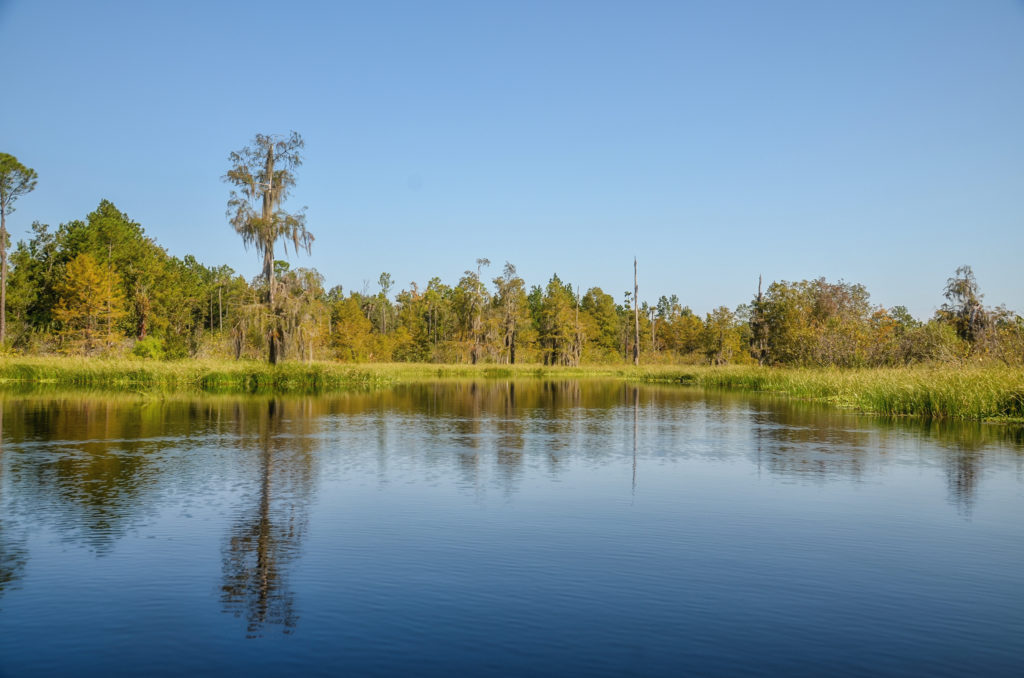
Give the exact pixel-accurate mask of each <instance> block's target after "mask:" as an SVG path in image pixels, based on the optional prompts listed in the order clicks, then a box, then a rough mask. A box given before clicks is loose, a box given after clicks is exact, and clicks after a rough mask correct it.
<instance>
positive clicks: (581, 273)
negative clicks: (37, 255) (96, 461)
mask: <svg viewBox="0 0 1024 678" xmlns="http://www.w3.org/2000/svg"><path fill="white" fill-rule="evenodd" d="M0 44H2V45H3V46H4V52H5V54H6V55H8V56H7V57H5V64H6V65H5V68H4V73H5V75H4V78H3V80H2V82H0V91H2V93H0V151H4V152H8V153H12V154H14V155H16V156H18V158H19V159H20V160H21V161H22V162H23V163H25V164H26V165H29V166H30V167H33V168H35V169H36V170H37V171H38V172H39V176H40V179H39V184H38V188H37V189H36V191H35V192H34V193H32V194H30V195H28V196H26V197H24V198H22V199H21V201H20V202H19V203H18V205H17V207H18V210H17V212H16V213H15V214H14V215H12V217H11V218H10V220H9V222H8V223H9V228H10V229H11V231H12V234H13V239H14V240H18V239H19V238H21V237H23V236H24V234H25V233H27V232H28V228H29V225H30V224H31V222H32V221H33V220H39V221H42V222H44V223H49V224H51V225H52V226H56V225H57V224H59V223H61V222H65V221H69V220H72V219H76V218H83V217H84V216H85V214H87V213H88V212H90V211H92V210H93V209H94V208H95V206H96V205H97V204H98V202H99V201H100V199H101V198H107V199H110V200H112V201H113V202H114V203H115V204H116V205H117V206H118V207H119V208H120V209H121V210H122V211H124V212H126V213H128V214H129V216H131V217H132V218H133V219H135V220H136V221H139V222H140V223H141V224H142V225H143V226H144V228H145V229H146V231H147V233H148V234H150V235H152V236H154V237H155V238H156V239H157V240H158V242H160V243H161V244H162V245H164V246H165V247H166V248H167V249H168V250H169V251H170V252H171V253H172V254H176V255H179V256H181V255H184V254H186V253H194V254H196V256H197V257H198V258H199V259H200V260H201V261H203V262H204V263H207V264H221V263H226V264H228V265H230V266H232V267H233V268H234V269H235V270H236V271H238V272H239V273H242V274H244V275H246V276H247V277H251V276H253V275H255V274H256V273H257V272H258V271H259V260H258V257H257V255H256V254H255V253H254V252H252V251H249V252H246V251H245V250H244V249H243V248H242V245H241V241H240V240H239V238H238V236H237V235H236V234H235V233H234V232H233V231H232V230H231V228H230V226H229V225H228V223H227V220H226V218H225V214H224V213H225V207H226V201H227V197H228V191H229V189H228V187H227V186H226V185H225V184H224V183H223V182H222V181H221V179H220V178H221V176H222V175H223V174H224V172H225V170H226V169H227V167H228V162H227V155H228V153H229V152H230V151H232V150H235V149H238V148H241V147H242V146H244V145H245V144H246V143H248V141H249V140H250V139H251V138H252V136H253V135H254V134H255V133H257V132H262V133H287V132H288V131H289V130H297V131H298V132H300V133H301V134H302V135H303V137H304V138H305V140H306V153H305V159H306V162H305V164H304V166H303V167H302V168H301V170H300V172H299V178H298V187H297V189H296V190H295V191H294V193H293V197H292V199H291V200H290V201H289V205H290V206H292V207H296V208H297V207H301V206H303V205H307V206H308V208H309V210H308V225H309V228H310V230H311V231H312V232H313V234H314V235H315V236H316V242H315V243H314V250H313V255H312V256H310V257H306V256H302V257H299V258H294V257H293V258H292V260H291V261H292V264H293V266H295V265H305V266H309V265H312V266H315V267H316V268H317V269H319V270H320V271H321V272H322V273H323V274H324V275H325V276H326V278H327V282H328V285H334V284H341V285H343V286H344V288H345V289H346V290H353V289H354V290H360V289H362V288H363V286H364V284H368V285H369V288H370V289H371V290H372V291H376V289H377V285H376V280H377V278H378V276H379V274H380V273H381V272H382V271H388V272H390V273H391V274H392V277H393V278H394V280H395V281H396V283H397V284H398V286H399V287H405V286H407V285H408V283H409V282H410V281H416V282H417V283H419V284H420V285H423V284H425V282H426V281H427V280H428V279H429V278H430V277H431V276H434V275H439V276H440V277H441V278H442V279H443V280H445V281H446V282H448V283H451V284H454V283H455V282H457V280H458V278H459V276H460V275H461V274H462V272H463V271H464V270H465V269H467V268H472V267H474V266H475V264H474V262H475V260H476V259H477V258H478V257H487V258H489V259H490V260H491V261H492V262H493V263H492V266H491V268H490V272H491V273H493V275H497V274H498V273H499V272H500V269H501V267H502V265H503V264H504V262H505V261H506V260H508V261H511V262H512V263H514V264H515V265H516V266H517V267H518V269H519V272H520V273H521V274H522V275H523V277H525V278H526V280H527V282H528V283H530V284H543V283H545V282H546V281H547V280H548V279H549V278H550V277H551V274H552V273H555V272H557V273H558V275H559V276H560V277H561V278H562V279H563V280H567V281H570V282H572V283H574V284H579V285H580V286H581V287H582V288H583V289H586V288H587V287H590V286H595V285H596V286H600V287H602V288H603V289H604V290H605V291H607V292H609V293H611V294H613V295H614V296H615V297H616V299H619V300H621V298H622V293H623V292H624V291H625V290H627V289H630V288H631V287H632V257H633V256H634V255H636V256H637V257H638V258H639V261H640V289H641V298H642V299H648V300H650V301H655V300H656V299H657V297H658V296H660V295H662V294H671V293H676V294H678V295H679V297H680V299H681V301H682V302H683V303H684V304H688V305H690V306H691V307H692V308H693V309H694V310H695V311H697V312H699V313H704V312H706V311H709V310H711V309H712V308H713V307H714V306H717V305H721V304H725V305H728V306H735V305H736V304H739V303H742V302H745V301H748V300H749V299H750V297H751V296H752V294H753V293H754V291H755V289H756V285H757V276H758V274H759V273H760V274H763V275H764V276H765V279H766V281H771V280H779V279H785V280H800V279H804V278H814V277H818V276H825V277H827V278H829V279H830V280H837V279H845V280H847V281H852V282H860V283H863V284H865V285H866V286H867V288H868V290H869V291H870V292H871V294H872V299H873V301H874V302H875V303H878V304H883V305H886V306H891V305H895V304H905V305H907V306H908V307H909V308H910V309H911V311H912V312H913V313H914V314H915V315H918V316H928V315H930V314H931V313H932V312H933V311H934V309H935V308H936V307H937V306H938V305H939V304H941V303H942V296H941V290H942V287H943V285H944V283H945V280H946V278H947V277H949V276H950V275H952V274H953V271H954V270H955V269H956V267H957V266H959V265H962V264H970V265H971V266H973V267H974V270H975V273H976V275H977V278H978V281H979V283H980V285H981V288H982V291H983V292H984V293H985V300H986V302H987V303H989V304H992V305H995V304H1000V303H1005V304H1007V305H1008V306H1010V307H1011V308H1014V309H1016V310H1018V311H1024V267H1022V266H1021V263H1020V262H1021V253H1022V252H1024V2H1020V1H1019V0H1016V1H1014V0H986V1H984V2H977V1H970V0H959V1H944V0H921V1H914V0H901V2H891V1H878V2H873V1H861V2H849V3H832V2H828V3H822V2H814V1H812V0H808V1H807V2H786V1H784V0H782V1H775V2H732V1H726V0H720V1H717V2H711V1H709V2H683V1H682V0H679V1H677V2H665V3H659V2H639V3H626V2H600V1H590V2H550V1H548V2H440V1H439V2H433V3H426V2H412V1H410V2H364V3H342V2H338V3H333V2H331V3H326V2H325V3H300V2H296V3H287V4H286V3H279V2H278V3H262V2H211V3H207V2H173V3H170V2H168V3H155V2H152V3H150V2H115V3H112V2H95V1H94V2H88V3H84V2H47V1H45V0H42V1H36V2H19V1H11V0H7V1H4V0H0ZM11 55H13V57H12V56H11ZM492 277H493V276H492Z"/></svg>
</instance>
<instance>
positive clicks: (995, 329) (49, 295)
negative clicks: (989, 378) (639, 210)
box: [0, 132, 1024, 378]
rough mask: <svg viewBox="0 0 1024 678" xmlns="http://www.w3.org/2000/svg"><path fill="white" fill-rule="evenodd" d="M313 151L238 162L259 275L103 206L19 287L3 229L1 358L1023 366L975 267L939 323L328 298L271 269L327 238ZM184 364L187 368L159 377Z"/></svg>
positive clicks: (961, 273) (476, 293)
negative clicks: (301, 184) (161, 237)
mask: <svg viewBox="0 0 1024 678" xmlns="http://www.w3.org/2000/svg"><path fill="white" fill-rule="evenodd" d="M303 147H304V143H303V140H302V137H301V136H300V135H299V134H297V133H296V132H292V133H291V134H290V135H289V136H287V137H284V136H277V135H262V134H257V135H256V136H255V137H254V138H253V139H252V141H251V142H250V144H249V145H248V146H246V147H244V148H242V149H241V150H239V151H235V152H233V153H231V154H230V155H229V156H228V160H229V163H230V164H229V168H228V171H227V173H226V174H225V176H224V180H225V181H226V182H227V183H228V184H230V185H231V187H232V190H231V191H230V197H229V200H228V203H227V205H228V213H227V214H228V218H227V221H228V223H229V224H230V227H232V228H233V229H234V230H235V231H236V232H237V233H238V234H239V235H240V236H241V238H242V243H243V244H244V245H245V246H246V247H250V246H251V247H253V248H254V249H255V250H256V252H257V254H258V255H259V258H260V261H261V263H262V269H261V272H260V273H259V275H257V276H255V277H254V278H252V279H246V278H244V277H243V276H240V275H238V274H237V273H236V272H235V271H233V270H232V269H231V268H229V267H227V266H207V265H204V264H202V263H200V262H199V261H198V260H197V259H196V258H195V257H194V256H192V255H186V256H184V257H183V258H179V257H176V256H171V255H170V254H169V253H168V252H167V251H166V250H164V249H163V248H162V247H160V246H159V245H158V244H157V242H156V240H155V239H153V238H152V237H150V236H148V235H146V233H145V231H144V229H143V227H142V225H141V224H139V223H137V222H135V221H133V220H132V219H131V218H129V217H128V215H126V214H124V213H123V212H121V211H120V210H118V209H117V207H116V206H115V205H114V204H113V203H111V202H109V201H107V200H103V201H101V202H100V204H99V206H98V207H97V209H96V210H95V211H94V212H92V213H90V214H88V215H87V216H86V217H85V219H83V220H74V221H70V222H67V223H63V224H60V225H59V226H58V227H57V228H56V229H51V228H50V227H49V226H48V225H45V224H41V223H38V222H36V223H34V224H33V225H32V235H31V236H30V237H29V239H28V240H27V241H25V240H23V241H20V242H18V243H17V246H16V247H15V248H14V251H13V252H12V253H11V255H10V264H11V271H10V275H9V276H8V275H7V266H6V262H7V257H6V249H7V240H6V236H5V235H4V233H5V230H4V226H3V224H0V236H2V237H0V259H3V261H2V262H0V263H2V264H3V266H0V268H2V269H3V276H0V277H2V278H3V280H2V281H0V351H3V352H6V353H15V354H20V355H29V356H31V355H35V356H47V355H77V356H89V357H97V356H99V357H104V358H119V357H126V356H129V355H130V356H135V357H140V358H145V359H148V360H155V361H159V360H175V359H183V358H191V359H199V360H206V361H209V360H219V359H234V360H241V359H246V358H247V359H251V360H255V359H266V360H268V362H270V363H274V364H276V363H278V362H286V361H302V362H305V363H308V364H310V365H313V364H314V363H316V361H321V362H323V361H329V362H342V363H360V364H361V363H390V362H401V363H434V364H442V365H453V364H454V365H459V364H470V365H478V364H488V365H514V364H521V363H528V364H540V365H545V366H563V367H568V366H572V367H581V366H590V367H593V366H613V365H624V364H628V363H637V364H643V365H677V366H678V365H714V366H723V365H755V364H756V365H762V366H764V365H770V366H786V367H844V368H862V367H890V368H891V367H902V366H911V365H946V366H966V365H971V366H979V365H981V366H1007V367H1020V366H1024V318H1022V317H1021V316H1020V315H1018V314H1017V313H1016V312H1014V311H1011V310H1009V309H1007V308H1004V307H999V308H988V307H985V306H984V305H983V303H982V295H981V292H980V291H979V289H978V285H977V281H976V280H975V277H974V273H973V271H972V270H971V268H970V267H969V266H963V267H960V268H958V269H957V270H956V272H955V274H954V275H953V276H952V277H950V278H949V279H948V280H947V281H946V284H945V287H944V288H943V287H941V286H940V284H939V282H938V281H936V283H937V284H936V293H937V294H936V296H937V298H938V293H939V292H940V291H941V293H942V295H943V296H944V298H945V303H944V304H943V305H942V306H941V308H940V309H939V310H938V311H937V312H936V313H935V315H934V316H933V317H931V318H926V319H917V318H914V317H912V316H911V314H910V313H909V312H908V311H907V309H906V308H905V307H903V306H898V305H897V306H893V307H891V308H885V307H882V306H878V305H874V304H872V303H871V300H870V296H869V294H868V291H867V289H865V288H864V286H863V285H859V284H855V283H849V282H845V281H841V280H840V281H838V282H830V281H828V280H826V279H825V278H818V279H814V280H802V281H797V282H789V281H785V280H782V281H775V282H772V283H771V284H769V285H768V286H767V289H762V285H761V281H760V280H758V284H757V291H756V294H753V295H752V297H751V299H750V300H749V301H747V302H745V303H741V304H739V305H738V306H735V307H729V306H719V307H718V308H716V309H715V310H713V311H712V312H710V313H706V314H704V316H703V317H701V316H700V315H698V314H697V313H694V312H693V311H692V310H691V309H690V308H689V307H688V306H686V305H685V301H684V297H685V294H684V295H683V296H682V297H681V296H679V295H676V294H672V295H668V296H661V297H659V298H658V299H657V300H656V301H653V300H650V299H648V300H642V299H640V292H639V289H638V288H637V286H636V284H635V282H636V278H635V275H634V279H633V281H632V282H633V283H634V285H633V288H632V290H631V291H627V292H626V293H625V294H624V296H623V298H622V299H621V300H616V298H615V297H613V296H612V295H611V294H608V293H607V292H605V291H604V290H602V289H601V288H599V287H590V288H588V289H586V290H585V291H581V288H580V286H579V285H574V284H572V283H570V282H568V281H564V280H562V279H561V278H559V276H558V275H557V274H553V275H552V276H551V278H550V279H549V280H548V281H547V283H546V284H543V285H541V284H532V285H530V284H528V283H527V281H525V280H524V279H523V278H522V277H520V276H519V275H518V273H517V271H516V267H515V266H514V265H513V264H511V263H508V262H506V263H505V265H504V266H503V267H502V268H501V270H500V273H499V274H498V275H496V276H493V277H492V275H493V274H491V275H489V274H488V272H489V271H490V268H489V267H490V264H491V262H490V261H489V260H488V259H485V258H481V259H477V260H476V262H475V264H474V265H471V266H470V267H469V268H468V269H467V270H466V271H465V274H464V275H463V276H462V277H461V278H460V279H459V280H458V281H457V282H455V283H454V284H452V283H448V282H444V281H442V280H441V278H439V277H433V278H431V279H430V280H429V281H427V282H426V283H425V284H424V285H420V284H417V283H415V282H412V283H409V285H408V286H407V287H405V288H403V289H400V290H398V291H396V286H395V281H394V280H393V278H392V276H391V274H390V273H387V272H384V273H381V274H380V277H379V279H378V281H377V284H378V289H377V291H376V292H373V291H371V290H370V289H369V285H368V284H367V285H366V286H365V287H364V289H362V290H359V291H353V290H349V291H347V292H346V291H345V290H343V289H342V288H341V286H335V287H332V288H330V289H325V287H324V276H323V275H322V274H321V273H320V272H318V271H316V270H315V269H307V268H298V269H294V270H293V269H292V268H291V266H290V265H289V264H288V262H286V261H280V260H277V259H276V258H275V252H277V251H282V250H283V251H284V252H285V253H286V254H287V253H288V250H289V244H290V245H291V249H292V250H293V251H294V252H296V253H297V252H299V251H300V250H305V251H307V252H308V251H309V250H310V248H311V246H312V243H313V240H314V237H313V234H312V233H311V232H310V231H308V230H307V229H306V219H305V212H304V211H302V210H300V211H297V212H286V211H285V210H284V209H283V204H284V202H285V201H286V200H287V198H288V194H289V192H290V190H291V189H292V188H293V187H294V185H295V183H296V174H295V172H296V170H297V168H299V167H300V166H301V165H302V156H301V151H302V149H303ZM0 159H3V160H4V161H3V162H2V163H0V193H2V195H0V203H2V204H0V207H2V209H0V212H2V214H0V216H2V215H6V214H7V213H8V212H10V211H11V210H12V209H13V208H12V207H11V204H12V201H13V200H14V199H15V198H17V197H19V196H21V195H23V194H25V193H27V192H30V191H31V190H32V188H34V186H35V182H36V175H35V172H34V171H33V170H30V169H28V168H25V167H24V166H22V165H21V164H20V163H18V162H17V160H16V159H15V158H13V156H8V155H5V154H0ZM226 227H227V226H226ZM623 263H624V264H627V262H623ZM635 265H636V262H635V260H634V273H635ZM624 268H626V266H624ZM488 278H490V281H488ZM624 282H625V281H624ZM5 332H6V338H5V335H4V333H5ZM177 369H185V368H169V369H168V370H163V371H159V370H153V371H152V373H154V374H155V373H160V374H170V373H172V372H174V370H177ZM247 369H248V368H243V367H238V368H233V369H232V370H229V372H231V374H235V373H236V372H244V371H246V370H247ZM289 369H291V368H289ZM319 369H320V368H314V367H310V368H307V369H306V370H305V372H306V373H309V374H313V373H316V374H320V372H317V370H319ZM331 374H334V372H331ZM232 378H233V377H232ZM331 378H333V377H331Z"/></svg>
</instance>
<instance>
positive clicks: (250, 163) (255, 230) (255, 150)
mask: <svg viewBox="0 0 1024 678" xmlns="http://www.w3.org/2000/svg"><path fill="white" fill-rule="evenodd" d="M303 146H304V143H303V141H302V137H301V136H300V135H299V133H298V132H292V133H291V134H290V135H289V136H288V137H287V138H283V139H282V138H280V137H276V136H273V135H264V134H257V135H256V136H255V137H253V140H252V142H251V143H250V145H249V146H246V147H245V148H242V149H241V150H238V151H235V152H233V153H231V155H230V156H228V159H229V161H230V162H231V164H232V167H231V169H229V170H228V172H227V174H225V175H224V180H225V181H226V182H228V183H229V184H231V185H233V186H234V187H235V188H234V189H232V191H231V197H230V199H229V200H228V220H229V221H230V222H231V225H232V226H233V227H234V229H235V231H236V232H237V233H238V234H239V235H240V236H242V242H243V243H244V244H245V246H246V247H249V246H253V247H255V248H256V251H257V252H258V253H259V254H260V255H262V256H263V272H262V276H263V279H264V282H265V283H266V286H267V289H266V305H267V309H268V311H269V315H270V316H271V319H272V322H270V323H269V327H268V334H267V339H268V344H269V346H268V351H269V352H268V359H269V361H270V362H271V363H276V362H277V361H278V358H279V357H281V355H282V353H283V348H284V347H283V342H284V328H283V326H282V322H281V320H280V317H279V316H280V309H278V307H277V304H276V302H277V299H276V294H275V293H276V291H277V281H276V279H275V276H274V261H275V259H274V247H275V245H276V244H277V243H278V241H280V242H281V244H282V246H283V247H284V250H285V254H287V252H288V243H289V242H291V243H292V245H293V247H294V249H295V252H296V253H298V251H299V250H300V249H304V250H306V252H307V253H309V251H310V248H311V246H312V243H313V235H312V234H311V233H310V232H309V231H307V230H306V215H305V213H304V212H301V211H300V212H296V213H288V212H285V211H284V210H283V209H281V203H283V202H284V201H285V200H286V199H287V197H288V193H289V191H290V190H291V189H292V187H294V186H295V170H296V169H297V168H298V167H299V166H301V165H302V155H301V150H302V148H303Z"/></svg>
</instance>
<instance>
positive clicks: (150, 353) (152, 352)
mask: <svg viewBox="0 0 1024 678" xmlns="http://www.w3.org/2000/svg"><path fill="white" fill-rule="evenodd" d="M132 355H134V356H138V357H139V358H149V359H151V360H163V358H164V355H165V352H164V342H162V341H160V340H159V339H157V338H156V337H146V338H145V339H140V340H139V341H137V342H135V346H133V347H132Z"/></svg>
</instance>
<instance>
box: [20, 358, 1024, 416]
mask: <svg viewBox="0 0 1024 678" xmlns="http://www.w3.org/2000/svg"><path fill="white" fill-rule="evenodd" d="M530 378H548V379H584V378H604V379H617V380H624V381H633V382H647V383H678V384H686V385H690V386H698V387H703V388H723V389H735V390H743V391H759V392H770V393H778V394H784V395H787V396H790V397H795V398H801V399H806V400H814V401H819V402H825V403H828V404H831V405H834V406H838V407H844V408H851V409H855V410H858V411H861V412H871V413H877V414H884V415H890V416H923V417H931V418H955V419H976V420H982V419H1001V420H1024V370H1021V369H1010V368H951V367H934V368H929V367H915V368H903V369H863V370H840V369H835V368H829V369H791V368H762V367H701V366H650V367H632V366H619V367H606V366H593V367H544V366H540V365H434V364H422V363H416V364H410V363H400V364H363V365H352V364H344V363H330V362H314V363H298V362H287V363H283V364H281V365H277V366H271V365H268V364H266V363H262V362H254V361H244V360H242V361H230V360H213V361H195V360H188V361H178V362H157V361H144V360H131V359H121V360H100V359H94V358H70V357H68V358H64V357H36V358H33V357H3V358H0V383H7V384H9V385H13V384H40V383H50V384H58V385H61V386H73V387H88V388H105V389H113V390H121V391H124V390H141V391H151V390H161V391H180V390H194V391H203V392H213V393H292V394H295V393H323V392H329V391H337V390H350V389H366V388H381V387H386V386H389V385H393V384H398V383H402V382H414V381H423V380H433V379H530Z"/></svg>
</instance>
